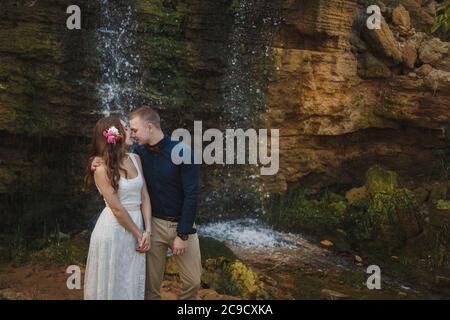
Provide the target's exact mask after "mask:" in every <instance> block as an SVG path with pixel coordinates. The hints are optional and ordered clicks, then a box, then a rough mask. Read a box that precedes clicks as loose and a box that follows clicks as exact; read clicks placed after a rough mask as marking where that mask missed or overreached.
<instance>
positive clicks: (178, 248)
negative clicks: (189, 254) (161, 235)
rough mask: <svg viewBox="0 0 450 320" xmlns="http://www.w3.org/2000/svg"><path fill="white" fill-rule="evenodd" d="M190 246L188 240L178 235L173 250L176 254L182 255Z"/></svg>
mask: <svg viewBox="0 0 450 320" xmlns="http://www.w3.org/2000/svg"><path fill="white" fill-rule="evenodd" d="M187 247H188V242H187V241H184V240H182V239H181V238H180V237H178V236H176V237H175V239H174V240H173V244H172V252H173V254H174V255H176V256H182V255H183V254H185V253H186V251H187Z"/></svg>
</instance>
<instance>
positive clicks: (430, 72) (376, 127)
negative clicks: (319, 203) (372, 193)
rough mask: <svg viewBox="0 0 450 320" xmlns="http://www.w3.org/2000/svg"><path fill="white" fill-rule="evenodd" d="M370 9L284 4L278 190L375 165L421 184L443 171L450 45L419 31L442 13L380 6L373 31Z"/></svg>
mask: <svg viewBox="0 0 450 320" xmlns="http://www.w3.org/2000/svg"><path fill="white" fill-rule="evenodd" d="M400 2H401V3H403V2H402V1H400ZM362 3H364V1H361V4H358V3H357V2H356V1H314V2H313V1H287V2H284V7H283V9H284V17H285V20H284V23H283V24H282V25H281V27H280V30H279V33H278V37H277V38H276V40H275V41H274V44H273V50H274V51H275V55H276V57H277V59H276V66H277V70H278V79H277V80H276V81H272V82H271V83H270V85H269V90H268V92H269V94H268V100H269V103H268V105H269V111H268V112H267V114H266V116H267V123H269V126H273V127H280V128H282V129H281V135H282V138H281V151H280V154H281V163H282V165H281V168H282V170H281V173H280V174H279V175H277V176H276V177H274V179H273V180H272V181H271V182H272V186H273V185H275V186H277V187H281V188H284V189H286V188H289V187H290V186H292V187H296V186H299V185H307V186H310V187H312V188H317V187H323V186H325V185H328V186H332V185H334V184H336V183H338V184H343V183H344V184H345V183H349V184H351V183H354V182H355V181H357V180H359V179H360V178H361V177H362V173H363V172H364V171H365V170H366V169H367V168H368V167H369V166H370V165H371V164H374V163H382V164H383V165H385V166H387V167H390V168H391V169H394V170H396V171H398V172H401V173H403V174H404V175H407V176H410V177H411V178H413V179H417V180H420V179H422V178H424V177H430V175H433V174H436V171H435V170H436V168H437V166H438V165H437V163H436V160H437V159H436V158H435V157H434V155H433V148H438V147H439V146H441V145H442V143H443V138H444V136H445V134H444V133H445V132H444V131H445V128H446V127H447V126H448V122H449V105H450V100H449V99H450V98H449V94H448V93H449V88H450V87H449V75H450V74H449V73H448V71H449V70H448V68H449V65H450V64H449V55H448V48H449V47H448V45H449V44H448V42H443V41H441V40H440V39H439V38H435V37H433V36H430V35H429V34H426V33H423V32H418V31H416V28H421V29H425V30H427V29H428V30H429V27H430V25H431V23H432V20H430V19H422V18H420V17H422V16H423V15H425V14H428V15H433V16H434V13H433V11H432V10H431V8H432V7H430V6H426V7H425V6H424V8H422V9H423V10H422V9H420V10H419V7H420V8H421V4H420V3H421V2H420V1H404V6H403V5H401V4H400V5H396V6H393V7H389V6H386V5H382V4H381V2H380V3H379V4H380V7H381V9H382V14H383V20H382V28H381V30H369V29H367V28H366V23H365V22H366V21H365V19H366V18H367V16H366V15H365V14H364V12H365V9H366V5H364V4H362ZM293 8H298V10H294V9H293ZM406 8H408V9H410V10H411V14H410V13H409V11H408V10H407V9H406ZM419 16H420V17H419ZM312 17H316V18H312ZM411 17H414V18H411ZM424 24H425V26H424Z"/></svg>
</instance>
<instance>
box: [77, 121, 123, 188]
mask: <svg viewBox="0 0 450 320" xmlns="http://www.w3.org/2000/svg"><path fill="white" fill-rule="evenodd" d="M112 126H114V127H116V128H117V129H118V130H119V133H120V135H121V136H122V138H121V139H120V140H119V141H117V142H116V143H115V144H111V143H108V142H107V139H106V137H105V136H103V132H104V131H105V130H108V129H109V128H111V127H112ZM125 139H126V134H125V129H124V128H123V126H122V123H121V122H120V118H118V117H106V118H103V119H100V120H99V121H98V122H97V124H96V125H95V128H94V131H93V134H92V142H91V151H90V154H89V160H88V163H87V166H86V175H85V178H84V189H85V190H90V189H91V187H92V185H93V181H94V172H93V171H92V170H91V164H92V160H93V159H94V157H101V158H103V160H104V161H105V166H106V174H107V176H108V179H109V181H110V182H111V185H112V187H113V188H114V190H115V191H116V192H117V190H118V189H119V179H120V172H121V171H122V172H124V173H125V178H127V170H125V169H124V168H123V167H122V163H123V159H124V158H125V153H126V144H125Z"/></svg>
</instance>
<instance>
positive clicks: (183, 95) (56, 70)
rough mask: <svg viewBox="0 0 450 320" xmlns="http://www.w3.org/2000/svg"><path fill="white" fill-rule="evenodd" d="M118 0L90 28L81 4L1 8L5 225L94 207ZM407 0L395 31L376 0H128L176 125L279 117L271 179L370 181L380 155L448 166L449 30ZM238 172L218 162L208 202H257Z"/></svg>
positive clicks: (148, 69) (141, 96)
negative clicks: (94, 148)
mask: <svg viewBox="0 0 450 320" xmlns="http://www.w3.org/2000/svg"><path fill="white" fill-rule="evenodd" d="M107 2H108V1H103V2H102V1H78V5H79V6H80V7H81V10H82V30H79V31H76V30H72V31H69V30H67V29H66V28H65V21H66V18H67V16H68V15H67V14H66V13H65V10H66V8H67V6H68V5H70V4H71V3H70V1H54V0H38V1H31V0H30V1H25V0H23V1H13V0H7V1H2V3H1V4H0V6H1V10H0V26H1V28H0V132H1V133H2V139H1V140H0V150H1V161H0V177H1V180H0V196H1V197H2V201H1V203H2V204H1V210H2V212H7V213H8V217H9V218H8V219H10V220H8V221H9V222H11V223H7V224H5V225H11V224H13V223H12V222H17V219H18V217H19V216H20V217H22V218H23V219H25V217H27V216H33V215H35V212H36V211H41V212H46V214H48V213H49V212H50V215H49V217H46V218H42V221H44V220H48V219H50V220H54V219H56V218H57V217H59V216H60V215H61V214H60V213H61V212H62V211H64V212H67V213H68V215H69V216H71V217H70V218H67V219H66V220H64V221H67V223H69V222H70V223H73V221H75V220H77V213H78V212H79V211H84V212H86V210H87V209H86V208H85V203H87V202H88V201H87V200H88V198H87V197H86V195H83V194H82V193H81V192H80V187H81V177H82V172H83V165H84V160H85V159H84V155H85V153H86V147H87V143H88V136H89V131H90V128H91V127H92V125H93V124H94V122H95V121H96V119H97V118H98V117H99V116H100V115H99V112H100V110H99V103H100V102H99V100H100V99H99V96H98V92H97V91H96V85H97V83H98V81H99V79H100V78H101V74H100V70H99V68H98V61H97V58H96V57H97V56H96V50H95V49H96V46H97V45H98V44H97V43H96V42H95V39H96V38H95V32H96V28H97V27H98V18H99V15H100V12H101V11H100V10H102V5H105V3H107ZM400 2H401V3H402V5H397V3H398V1H396V3H394V4H390V3H389V1H386V3H385V5H382V4H381V3H380V7H381V9H382V12H383V17H384V18H383V22H382V29H381V30H375V31H369V30H368V29H367V28H365V27H364V26H365V19H366V16H365V14H364V11H365V8H366V6H367V4H364V1H361V3H358V2H357V1H356V0H327V1H312V0H286V1H281V0H280V1H278V0H277V1H256V0H240V1H231V0H223V1H213V0H202V1H199V0H183V1H182V0H179V1H175V0H172V1H170V0H155V1H150V0H126V1H125V0H124V1H121V2H120V3H121V5H126V6H128V5H130V6H134V7H135V8H136V19H137V20H138V22H139V23H138V28H137V30H135V31H136V34H137V39H138V40H137V42H136V44H135V47H133V48H132V50H133V51H136V52H138V53H139V54H140V65H139V76H140V77H141V79H142V82H141V83H142V86H141V87H139V88H138V90H137V91H136V96H137V98H136V101H141V102H148V103H152V104H156V105H158V106H159V108H160V109H161V113H162V116H163V118H164V126H165V128H166V129H167V131H171V130H172V129H175V128H178V127H184V128H188V129H190V128H191V127H192V125H193V121H194V120H202V121H203V122H204V127H205V128H207V127H215V128H220V129H224V128H239V127H241V128H248V127H257V128H259V127H268V128H279V129H280V134H281V138H280V144H281V151H280V172H279V174H278V175H276V176H273V177H267V178H264V179H263V183H264V189H266V190H277V189H288V188H296V187H299V186H308V187H311V188H313V189H316V188H320V187H325V186H336V185H343V184H344V185H358V184H360V183H361V179H362V177H363V173H364V172H365V171H366V170H367V168H368V167H369V166H370V165H372V164H375V163H376V164H381V165H384V166H386V167H388V168H390V169H393V170H396V171H398V172H399V173H400V176H404V175H406V176H409V177H411V179H413V180H417V181H418V180H421V179H425V178H427V177H428V176H430V175H433V174H434V175H436V174H439V171H438V161H439V159H437V158H436V157H435V156H434V154H433V150H435V149H436V148H439V147H442V146H443V145H444V144H445V141H444V134H443V133H445V128H446V127H447V125H448V122H449V115H450V113H449V108H448V106H449V99H450V98H449V92H450V90H449V81H450V79H449V71H450V70H449V68H450V67H449V65H450V64H449V54H448V42H444V41H441V40H440V39H439V38H436V37H433V36H431V35H430V34H428V33H426V32H424V31H427V30H429V29H430V25H431V23H432V21H433V17H434V11H433V10H434V9H433V5H432V4H430V2H427V4H422V2H423V1H418V0H405V1H400ZM443 39H444V38H443ZM227 170H228V169H227ZM236 171H238V172H241V168H229V171H226V174H224V171H223V169H222V168H220V167H215V166H211V167H207V168H206V167H205V172H207V173H206V174H205V175H204V178H203V180H204V181H203V189H202V194H203V198H202V199H203V200H202V201H203V204H207V202H208V201H207V200H205V199H207V198H209V197H211V196H212V197H213V198H214V196H215V195H217V194H225V193H227V194H234V195H235V196H236V198H239V197H240V201H241V202H239V203H240V205H241V204H242V203H244V204H245V205H247V206H248V209H251V205H252V204H253V203H254V202H253V201H250V200H248V199H243V198H242V193H243V192H246V191H248V190H251V189H252V188H253V189H255V190H257V189H258V188H260V185H259V183H256V182H252V183H250V184H248V185H247V186H243V185H244V184H243V183H242V182H243V181H244V180H245V179H246V177H247V175H235V173H236ZM228 173H230V174H231V178H227V176H228ZM403 173H404V174H403ZM233 199H234V198H233ZM3 200H4V201H3ZM233 201H234V200H233ZM80 204H82V205H81V207H80ZM234 205H236V202H233V204H231V199H228V200H227V201H225V202H224V204H223V206H222V205H221V207H223V210H224V211H227V210H229V209H231V207H232V206H234ZM213 207H217V203H216V204H213ZM241 208H242V207H240V208H239V209H241ZM18 212H19V213H20V214H16V213H18ZM87 212H88V213H87V215H89V214H92V211H89V210H87ZM22 218H20V219H22ZM40 223H41V222H40Z"/></svg>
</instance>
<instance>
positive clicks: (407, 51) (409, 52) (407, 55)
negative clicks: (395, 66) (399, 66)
mask: <svg viewBox="0 0 450 320" xmlns="http://www.w3.org/2000/svg"><path fill="white" fill-rule="evenodd" d="M402 54H403V64H404V65H405V66H406V67H408V68H409V69H413V68H414V66H415V64H416V60H417V48H416V45H415V43H414V42H413V41H407V42H406V43H405V45H404V46H403V50H402Z"/></svg>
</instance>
